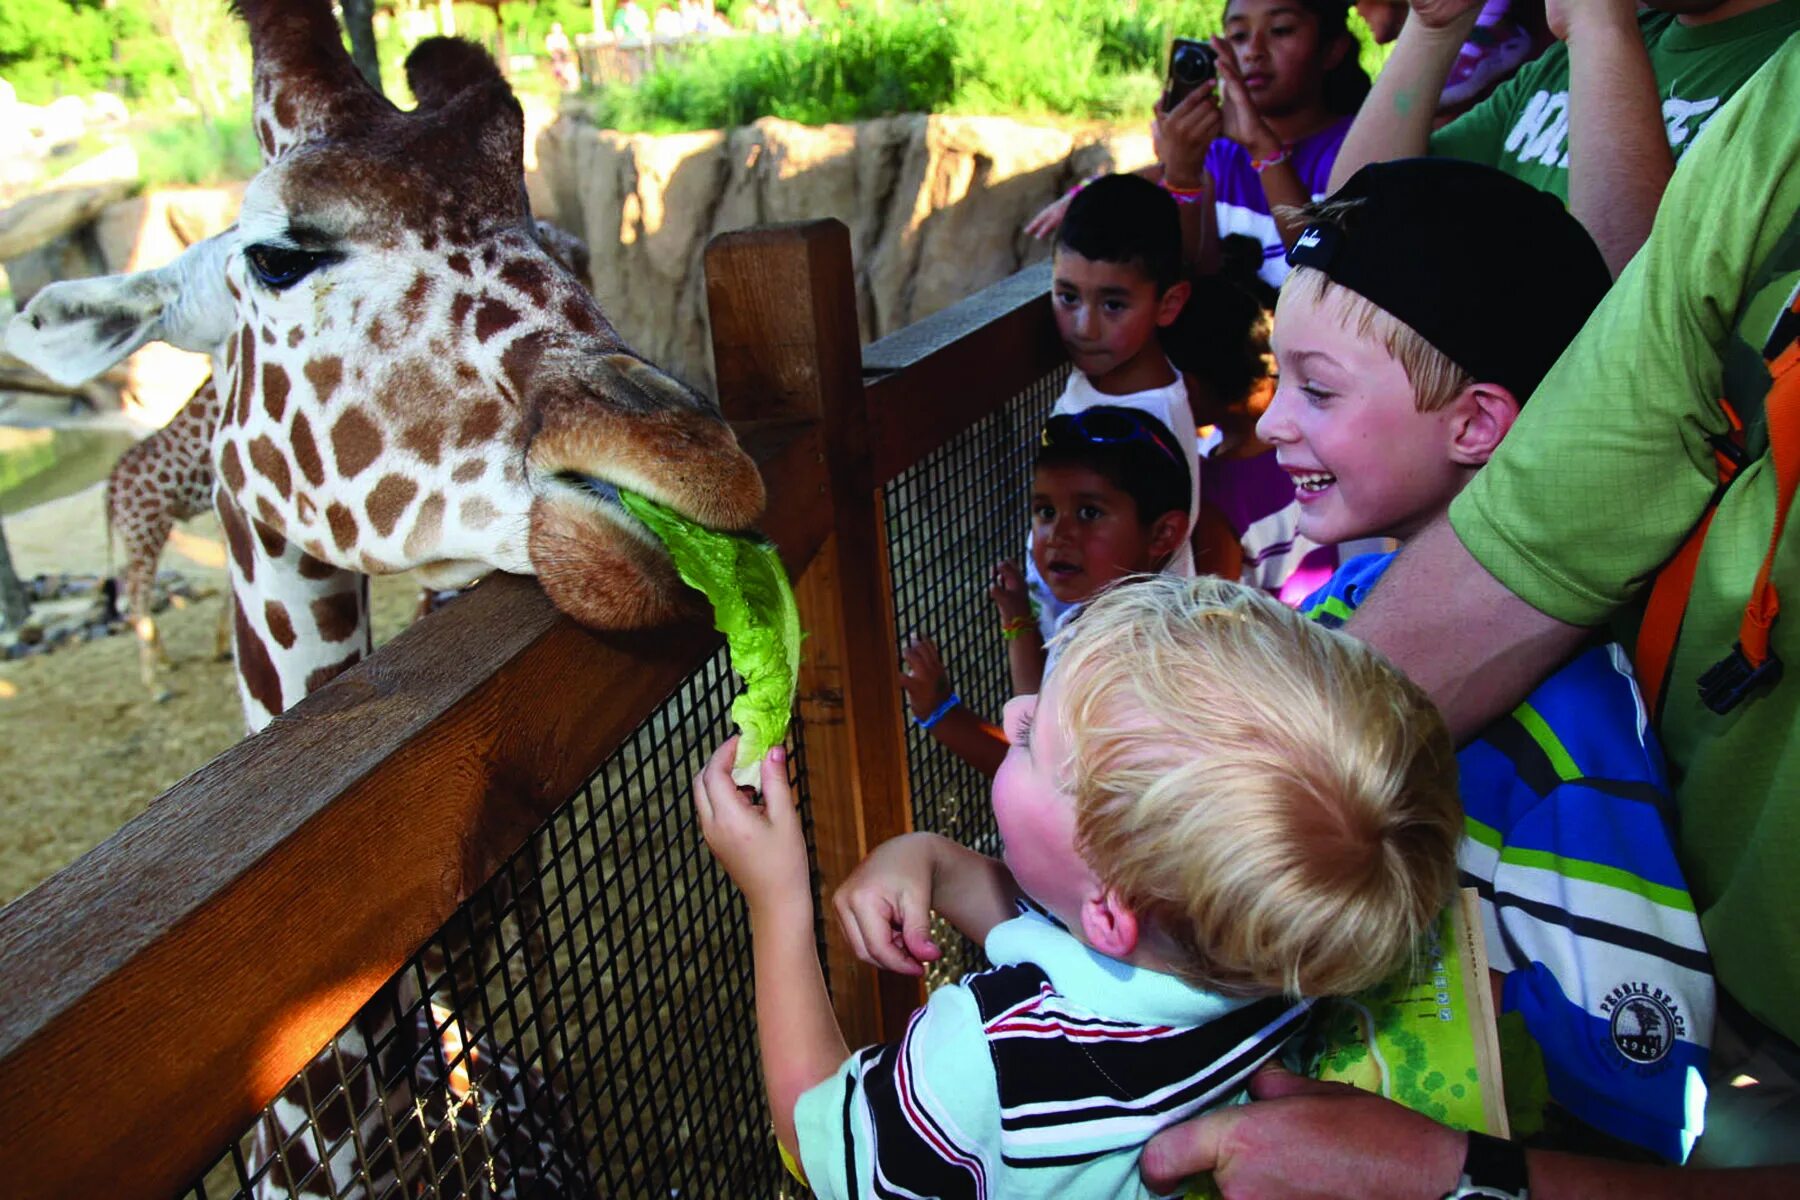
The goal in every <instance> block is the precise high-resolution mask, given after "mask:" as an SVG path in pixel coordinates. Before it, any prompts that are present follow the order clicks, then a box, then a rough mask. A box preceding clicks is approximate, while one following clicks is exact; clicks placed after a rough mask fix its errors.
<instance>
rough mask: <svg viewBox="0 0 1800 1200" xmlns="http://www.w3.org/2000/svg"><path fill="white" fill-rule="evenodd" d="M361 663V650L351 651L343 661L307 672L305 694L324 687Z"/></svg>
mask: <svg viewBox="0 0 1800 1200" xmlns="http://www.w3.org/2000/svg"><path fill="white" fill-rule="evenodd" d="M361 661H362V651H361V650H352V651H351V652H350V654H349V656H348V657H347V658H345V659H344V660H343V661H341V662H334V663H332V664H331V665H330V666H325V667H320V668H319V669H318V670H316V671H312V672H309V673H308V674H307V676H306V690H307V692H309V693H311V692H316V691H318V690H319V689H320V688H322V687H324V686H325V685H326V684H328V683H330V682H331V681H332V680H333V679H336V678H337V677H338V676H339V675H342V674H343V673H344V672H345V671H348V670H349V669H350V668H351V667H354V666H355V665H356V664H357V663H359V662H361Z"/></svg>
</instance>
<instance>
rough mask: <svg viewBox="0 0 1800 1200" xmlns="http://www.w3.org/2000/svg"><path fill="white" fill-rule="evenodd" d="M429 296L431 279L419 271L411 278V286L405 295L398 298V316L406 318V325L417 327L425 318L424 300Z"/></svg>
mask: <svg viewBox="0 0 1800 1200" xmlns="http://www.w3.org/2000/svg"><path fill="white" fill-rule="evenodd" d="M430 295H431V277H430V276H429V275H427V274H425V272H423V271H420V272H419V273H418V274H417V275H415V276H413V281H412V284H411V286H409V287H408V288H407V289H406V294H405V295H404V296H402V297H400V315H401V316H403V317H405V318H406V323H407V324H408V325H417V324H418V323H419V322H420V321H422V320H423V319H424V317H425V300H426V297H428V296H430Z"/></svg>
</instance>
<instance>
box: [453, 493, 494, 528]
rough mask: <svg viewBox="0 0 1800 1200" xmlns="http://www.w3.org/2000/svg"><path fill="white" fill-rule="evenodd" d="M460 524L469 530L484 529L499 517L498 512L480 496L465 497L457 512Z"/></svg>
mask: <svg viewBox="0 0 1800 1200" xmlns="http://www.w3.org/2000/svg"><path fill="white" fill-rule="evenodd" d="M458 511H459V512H460V514H461V517H462V523H463V524H464V525H466V526H468V527H469V528H470V529H486V528H487V527H488V526H489V525H492V524H493V523H494V521H495V520H496V519H497V518H498V517H499V516H500V510H499V509H497V508H495V507H494V506H493V505H492V504H489V503H488V501H487V499H486V498H485V497H482V496H465V497H463V502H462V506H461V508H460V509H459V510H458Z"/></svg>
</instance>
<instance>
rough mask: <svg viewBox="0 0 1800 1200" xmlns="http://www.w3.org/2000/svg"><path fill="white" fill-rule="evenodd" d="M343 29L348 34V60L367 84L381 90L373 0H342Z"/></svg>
mask: <svg viewBox="0 0 1800 1200" xmlns="http://www.w3.org/2000/svg"><path fill="white" fill-rule="evenodd" d="M343 7H344V31H345V32H346V33H348V34H349V35H350V60H351V61H352V62H354V63H355V64H356V69H357V70H358V71H360V72H362V77H363V78H364V79H366V80H368V81H369V86H370V87H372V88H374V89H375V90H376V91H377V92H379V91H381V62H380V60H379V59H377V58H376V55H375V0H343Z"/></svg>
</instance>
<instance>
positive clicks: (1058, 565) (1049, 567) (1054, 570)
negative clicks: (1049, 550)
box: [1044, 559, 1081, 579]
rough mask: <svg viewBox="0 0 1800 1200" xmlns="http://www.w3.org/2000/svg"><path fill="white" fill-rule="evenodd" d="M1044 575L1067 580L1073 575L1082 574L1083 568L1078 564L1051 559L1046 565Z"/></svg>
mask: <svg viewBox="0 0 1800 1200" xmlns="http://www.w3.org/2000/svg"><path fill="white" fill-rule="evenodd" d="M1044 573H1045V574H1046V575H1049V576H1051V577H1052V578H1054V579H1067V578H1068V577H1069V576H1071V575H1079V574H1081V567H1080V565H1079V564H1077V563H1072V562H1063V561H1062V560H1061V559H1051V560H1050V561H1049V562H1047V563H1045V564H1044Z"/></svg>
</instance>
